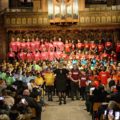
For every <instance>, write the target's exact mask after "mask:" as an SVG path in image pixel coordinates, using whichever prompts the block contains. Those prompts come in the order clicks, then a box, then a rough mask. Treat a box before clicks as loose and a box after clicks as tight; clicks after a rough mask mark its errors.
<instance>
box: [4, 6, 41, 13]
mask: <svg viewBox="0 0 120 120" xmlns="http://www.w3.org/2000/svg"><path fill="white" fill-rule="evenodd" d="M6 12H34V10H33V9H32V8H25V7H24V8H21V9H20V8H19V9H7V10H6ZM37 12H42V10H41V9H39V10H38V11H37Z"/></svg>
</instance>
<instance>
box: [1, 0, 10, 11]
mask: <svg viewBox="0 0 120 120" xmlns="http://www.w3.org/2000/svg"><path fill="white" fill-rule="evenodd" d="M0 5H1V6H0V7H1V9H6V8H9V0H1V3H0Z"/></svg>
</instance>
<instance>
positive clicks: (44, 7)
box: [42, 0, 48, 12]
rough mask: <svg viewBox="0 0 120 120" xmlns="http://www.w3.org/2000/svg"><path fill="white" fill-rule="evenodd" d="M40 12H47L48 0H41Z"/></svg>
mask: <svg viewBox="0 0 120 120" xmlns="http://www.w3.org/2000/svg"><path fill="white" fill-rule="evenodd" d="M42 12H48V0H42Z"/></svg>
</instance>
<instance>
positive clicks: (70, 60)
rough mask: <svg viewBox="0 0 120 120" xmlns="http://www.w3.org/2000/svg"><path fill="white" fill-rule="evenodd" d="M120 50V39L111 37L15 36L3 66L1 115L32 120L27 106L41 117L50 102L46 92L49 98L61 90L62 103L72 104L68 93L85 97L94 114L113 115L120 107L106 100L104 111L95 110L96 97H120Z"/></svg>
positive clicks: (98, 98) (100, 99) (0, 82)
mask: <svg viewBox="0 0 120 120" xmlns="http://www.w3.org/2000/svg"><path fill="white" fill-rule="evenodd" d="M85 46H86V47H85ZM21 53H22V54H21ZM37 53H38V54H37ZM50 53H52V55H51V54H50ZM119 53H120V44H119V43H117V44H113V43H112V41H111V40H110V39H109V40H108V41H107V42H104V41H102V42H100V43H95V42H88V41H85V42H82V41H80V40H76V41H74V42H73V41H70V40H65V42H64V41H62V39H61V38H58V40H57V39H56V38H54V39H53V40H50V41H48V40H43V39H39V38H36V39H32V40H30V39H26V40H24V39H23V40H22V41H21V40H20V39H19V38H17V39H15V38H12V41H11V42H10V51H9V53H8V61H3V62H2V63H1V65H0V71H1V72H0V96H1V97H0V102H1V104H0V105H1V106H0V111H1V115H3V114H4V115H5V116H6V117H7V118H8V119H11V120H15V119H21V118H22V119H23V118H24V117H26V119H27V120H28V119H30V117H31V114H28V113H30V109H28V108H34V109H35V111H36V120H41V112H42V107H43V106H46V105H47V103H46V97H45V95H48V101H54V99H53V98H54V97H53V96H54V95H57V96H58V98H59V105H61V104H62V102H63V103H64V104H66V103H67V99H66V96H67V97H69V98H71V100H74V98H76V99H77V100H80V99H81V100H85V103H86V108H87V111H88V112H90V113H91V114H92V118H93V119H94V118H96V117H97V118H98V119H100V117H101V116H103V117H102V118H103V119H105V120H107V119H109V117H110V119H109V120H113V119H114V117H115V113H116V112H117V114H119V113H120V112H119V111H120V109H119V107H118V108H117V109H116V110H113V112H112V114H110V115H109V110H108V109H107V107H106V106H107V105H105V106H104V105H103V106H102V104H101V106H100V108H99V112H98V113H99V114H97V113H95V114H94V109H93V107H94V103H96V102H97V103H102V102H109V101H111V100H113V101H115V102H117V104H118V103H119V102H120V64H119V61H118V60H119ZM56 54H57V55H56ZM42 55H43V56H42ZM50 55H51V56H52V57H51V56H50ZM27 56H28V57H27ZM35 56H37V57H35ZM8 101H9V102H8ZM112 103H114V102H112ZM108 108H109V106H108ZM106 110H107V112H106ZM110 110H111V109H110ZM26 114H27V115H26ZM118 116H119V117H118V120H119V118H120V115H118ZM0 118H1V117H0ZM115 120H117V119H115Z"/></svg>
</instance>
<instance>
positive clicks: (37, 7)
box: [33, 0, 41, 12]
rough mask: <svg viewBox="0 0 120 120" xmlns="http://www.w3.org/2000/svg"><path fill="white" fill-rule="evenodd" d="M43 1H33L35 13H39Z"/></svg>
mask: <svg viewBox="0 0 120 120" xmlns="http://www.w3.org/2000/svg"><path fill="white" fill-rule="evenodd" d="M40 1H41V0H33V11H35V12H38V10H40V6H41V2H40Z"/></svg>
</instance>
